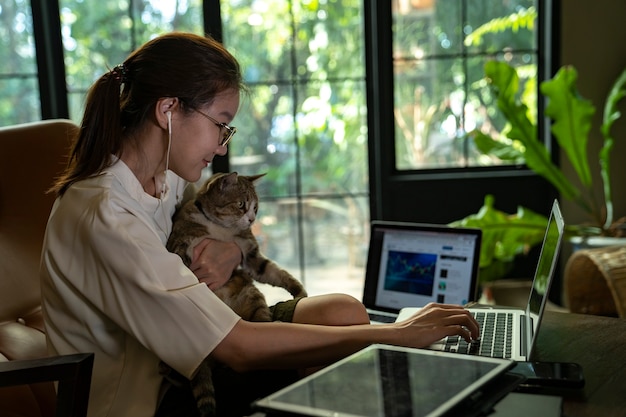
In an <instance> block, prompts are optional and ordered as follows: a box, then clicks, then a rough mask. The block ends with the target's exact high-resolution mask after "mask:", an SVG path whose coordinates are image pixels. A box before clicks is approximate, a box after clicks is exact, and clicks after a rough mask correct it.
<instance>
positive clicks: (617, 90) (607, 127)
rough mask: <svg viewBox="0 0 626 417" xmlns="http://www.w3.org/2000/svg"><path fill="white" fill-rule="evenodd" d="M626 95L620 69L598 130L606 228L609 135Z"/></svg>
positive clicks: (608, 216) (609, 201) (610, 217)
mask: <svg viewBox="0 0 626 417" xmlns="http://www.w3.org/2000/svg"><path fill="white" fill-rule="evenodd" d="M625 96H626V70H624V71H622V74H621V75H620V76H619V77H618V78H617V80H616V81H615V84H614V85H613V87H612V88H611V91H610V92H609V96H608V97H607V99H606V103H605V106H604V113H603V117H602V126H601V127H600V131H601V132H602V135H603V136H604V145H603V146H602V149H600V153H599V158H600V175H601V177H602V181H603V184H604V200H605V204H606V219H605V221H604V228H605V229H608V228H609V227H611V224H612V223H613V196H612V191H611V178H610V172H611V169H610V168H611V164H610V155H611V150H612V149H613V144H614V143H615V139H614V138H613V136H611V126H612V125H613V122H615V121H616V120H617V119H619V118H620V117H621V115H622V114H621V112H620V111H619V109H618V108H617V103H618V102H619V101H620V100H621V99H622V98H624V97H625Z"/></svg>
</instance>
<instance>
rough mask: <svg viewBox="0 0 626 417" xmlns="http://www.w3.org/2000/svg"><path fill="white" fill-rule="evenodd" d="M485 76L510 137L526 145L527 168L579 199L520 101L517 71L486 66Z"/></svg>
mask: <svg viewBox="0 0 626 417" xmlns="http://www.w3.org/2000/svg"><path fill="white" fill-rule="evenodd" d="M485 75H486V76H487V78H488V79H489V80H490V81H491V83H492V85H493V86H494V88H495V91H496V94H497V96H498V100H497V105H498V108H499V109H500V111H501V112H502V113H503V114H504V116H505V117H506V119H507V120H508V121H509V123H510V124H511V129H510V131H509V132H508V133H507V135H506V136H507V137H508V138H510V139H513V140H518V141H520V142H521V143H522V144H523V145H524V151H523V153H524V159H525V161H526V165H528V167H529V168H530V169H532V170H533V171H535V172H536V173H537V174H539V175H541V176H542V177H544V178H545V179H547V180H548V181H549V182H550V183H551V184H552V185H554V186H555V187H556V188H557V189H558V191H559V192H560V193H561V194H562V195H563V196H564V197H565V198H568V199H572V200H579V196H580V191H579V190H578V188H577V187H575V186H574V185H573V184H572V182H571V181H570V180H568V179H567V178H566V177H565V175H563V173H562V172H561V170H560V169H559V168H558V167H557V166H556V165H554V164H553V163H552V160H551V158H550V154H549V152H548V150H547V148H546V147H545V145H544V144H543V142H541V141H539V140H538V138H537V127H536V125H535V124H534V123H532V122H531V121H530V119H529V118H528V108H527V106H526V105H525V104H524V103H521V102H520V101H519V100H518V99H517V91H518V89H519V79H518V76H517V72H516V71H515V68H513V67H511V66H510V65H508V64H507V63H504V62H500V61H489V62H487V63H486V64H485Z"/></svg>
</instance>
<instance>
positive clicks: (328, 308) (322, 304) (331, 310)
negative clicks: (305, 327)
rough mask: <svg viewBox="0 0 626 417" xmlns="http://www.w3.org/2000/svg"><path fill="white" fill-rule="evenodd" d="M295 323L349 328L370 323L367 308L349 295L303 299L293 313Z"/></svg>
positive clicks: (330, 295)
mask: <svg viewBox="0 0 626 417" xmlns="http://www.w3.org/2000/svg"><path fill="white" fill-rule="evenodd" d="M293 322H294V323H305V324H323V325H327V326H349V325H353V324H366V323H369V316H368V315H367V311H366V310H365V306H364V305H363V303H361V302H360V301H359V300H357V299H356V298H354V297H352V296H350V295H347V294H327V295H318V296H312V297H306V298H303V299H302V300H300V301H299V302H298V304H297V305H296V308H295V310H294V313H293Z"/></svg>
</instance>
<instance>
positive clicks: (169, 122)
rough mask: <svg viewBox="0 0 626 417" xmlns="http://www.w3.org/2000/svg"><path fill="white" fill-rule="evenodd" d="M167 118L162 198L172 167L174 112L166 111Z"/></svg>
mask: <svg viewBox="0 0 626 417" xmlns="http://www.w3.org/2000/svg"><path fill="white" fill-rule="evenodd" d="M165 115H166V116H167V154H166V155H165V171H164V172H163V188H162V189H161V198H163V194H165V183H166V178H167V170H168V169H169V167H170V151H171V150H172V112H171V111H169V110H168V111H166V112H165Z"/></svg>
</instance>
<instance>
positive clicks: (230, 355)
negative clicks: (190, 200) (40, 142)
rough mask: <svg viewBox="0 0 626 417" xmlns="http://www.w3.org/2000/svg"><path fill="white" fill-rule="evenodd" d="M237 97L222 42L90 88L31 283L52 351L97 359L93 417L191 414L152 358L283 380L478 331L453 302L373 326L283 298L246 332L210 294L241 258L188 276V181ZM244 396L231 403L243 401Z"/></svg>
mask: <svg viewBox="0 0 626 417" xmlns="http://www.w3.org/2000/svg"><path fill="white" fill-rule="evenodd" d="M242 88H243V87H242V79H241V72H240V68H239V65H238V63H237V61H236V60H235V59H234V58H233V57H232V56H231V55H230V54H229V53H228V52H227V51H226V50H225V49H224V48H223V47H222V46H221V45H220V44H219V43H217V42H215V41H214V40H212V39H210V38H205V37H201V36H196V35H192V34H183V33H172V34H167V35H164V36H161V37H158V38H155V39H153V40H151V41H149V42H148V43H146V44H145V45H143V46H142V47H140V48H139V49H138V50H136V51H135V52H134V53H132V54H131V55H130V56H129V57H128V58H127V59H126V60H125V62H124V63H123V64H120V65H118V66H117V67H115V68H114V69H113V70H111V71H110V72H108V73H106V74H104V75H103V76H102V77H101V78H100V79H99V80H97V81H96V82H95V83H94V85H93V86H92V88H91V90H90V91H89V94H88V97H87V102H86V107H85V113H84V117H83V120H82V123H81V130H80V134H79V136H78V138H77V140H76V142H75V145H74V147H73V149H72V152H71V158H70V163H69V165H68V168H67V170H66V171H65V173H64V175H63V176H61V177H60V178H59V179H58V180H57V182H56V183H55V186H54V188H53V191H54V192H55V193H56V194H57V200H56V202H55V204H54V206H53V209H52V213H51V215H50V219H49V222H48V226H47V231H46V238H45V242H44V249H43V256H42V267H41V276H42V295H43V308H44V316H45V323H46V331H47V338H48V344H49V348H50V352H51V353H52V354H68V353H74V352H95V362H94V369H93V379H92V385H91V396H90V403H89V415H90V416H92V417H93V416H115V417H120V416H132V417H140V416H153V415H155V413H156V412H157V408H159V411H158V413H159V415H167V414H168V412H170V411H171V410H172V408H175V407H176V406H183V403H187V404H188V403H192V400H190V397H189V395H188V393H185V391H184V389H183V390H181V391H178V392H177V391H176V390H174V389H173V388H169V389H168V390H167V391H166V390H165V389H163V388H164V387H167V385H164V384H162V382H163V378H162V376H161V375H160V374H159V371H158V365H159V363H160V362H161V361H164V362H165V363H167V364H168V365H169V366H171V367H172V368H173V369H175V370H176V371H178V372H179V373H180V374H182V375H184V376H185V377H187V378H190V377H191V376H192V375H193V374H194V371H195V370H196V368H197V367H198V365H199V364H200V363H201V362H202V360H203V359H204V358H206V357H207V356H211V357H212V358H213V359H215V360H217V361H218V362H220V363H223V364H225V365H226V366H227V367H228V368H230V369H232V370H234V371H236V372H238V373H247V372H250V371H258V370H295V369H304V368H308V367H318V366H324V365H327V364H329V363H331V362H333V361H335V360H337V359H340V358H342V357H344V356H346V355H348V354H351V353H353V352H355V351H357V350H359V349H361V348H363V347H365V346H367V345H369V344H371V343H387V344H393V345H402V346H409V347H424V346H427V345H429V344H430V343H432V342H434V341H436V340H438V339H440V338H442V337H444V336H446V335H451V334H458V335H461V336H463V337H464V338H465V339H468V340H469V339H471V338H476V337H477V336H478V326H477V324H476V322H475V321H474V320H473V318H471V315H470V314H469V313H468V312H467V311H466V310H465V309H463V308H460V307H457V306H450V305H429V306H428V307H426V308H424V309H423V310H422V311H421V312H420V313H419V314H418V315H416V316H414V317H412V318H411V319H409V320H407V321H405V322H402V323H397V324H389V325H376V326H371V325H369V324H368V323H369V321H368V317H367V314H366V312H365V309H364V307H363V305H362V304H361V303H359V302H358V301H357V300H355V299H354V298H352V297H349V296H346V295H338V294H335V295H328V296H321V297H309V298H304V299H302V300H300V301H299V302H297V301H294V300H292V301H289V302H286V303H283V304H281V305H280V306H278V307H277V309H276V310H275V316H274V318H275V319H276V320H279V321H276V322H270V323H251V322H245V321H243V320H241V319H240V318H239V317H238V316H237V315H236V314H235V313H233V312H232V311H231V310H230V309H229V308H228V307H227V306H226V305H225V304H223V303H222V302H221V301H220V300H219V299H218V298H217V297H216V296H215V295H214V294H213V292H212V291H211V290H212V289H216V288H219V287H220V286H221V285H222V284H223V283H224V282H225V281H226V280H227V279H228V277H229V276H230V274H231V272H232V271H233V269H234V268H236V267H237V265H238V264H239V263H240V262H241V254H240V252H239V250H238V248H237V247H236V246H234V244H226V243H220V242H216V241H211V240H205V241H204V242H202V243H201V244H199V245H198V246H197V247H196V248H195V249H194V260H193V263H192V264H191V267H190V268H187V267H185V266H184V265H183V263H182V261H181V259H180V258H179V257H178V256H177V255H174V254H171V253H169V252H167V250H166V249H165V243H166V241H167V238H168V234H169V232H170V230H171V216H172V214H173V212H174V209H175V205H176V204H177V202H179V201H180V199H181V197H182V194H183V189H184V187H185V185H186V184H187V182H195V181H197V180H198V179H199V178H200V176H201V172H202V169H203V168H205V167H206V166H207V165H208V164H209V163H210V162H211V161H212V159H213V157H214V156H215V155H223V154H225V153H226V151H227V148H226V146H227V144H228V141H229V140H230V139H231V138H232V135H233V134H234V132H235V130H234V129H233V128H231V127H230V126H228V123H230V122H231V121H232V120H233V118H234V117H235V114H236V112H237V110H238V107H239V95H240V91H241V90H242ZM286 321H291V322H292V323H286ZM288 381H289V380H285V383H287V382H288ZM250 385H252V386H253V388H254V384H250ZM237 395H238V394H237V393H235V396H237ZM246 395H249V397H248V396H246ZM254 395H258V393H242V395H241V397H239V398H240V399H242V398H243V399H245V401H244V402H246V404H247V401H248V400H249V399H250V398H252V399H253V398H255V397H254ZM178 397H180V398H178ZM181 398H182V399H181ZM217 401H218V407H220V398H219V397H218V400H217ZM240 402H241V401H240ZM192 405H193V404H192ZM172 413H173V411H172ZM229 413H230V412H229ZM232 413H233V414H236V413H235V412H232ZM237 413H238V412H237ZM226 414H228V413H227V412H226V411H224V412H223V413H221V414H220V415H226Z"/></svg>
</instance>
